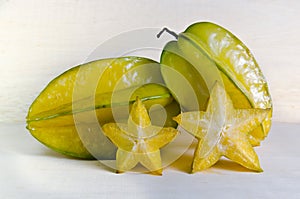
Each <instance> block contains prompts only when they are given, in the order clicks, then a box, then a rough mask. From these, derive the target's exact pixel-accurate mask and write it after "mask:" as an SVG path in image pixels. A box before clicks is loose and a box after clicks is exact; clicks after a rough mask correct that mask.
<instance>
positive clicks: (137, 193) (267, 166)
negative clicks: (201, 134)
mask: <svg viewBox="0 0 300 199" xmlns="http://www.w3.org/2000/svg"><path fill="white" fill-rule="evenodd" d="M299 129H300V125H299V124H297V125H296V124H284V123H275V124H274V125H273V128H272V130H271V132H270V135H269V137H268V139H267V140H266V141H265V142H263V144H262V146H261V147H258V148H255V150H256V151H257V153H258V156H259V158H260V163H261V166H262V168H263V169H264V172H263V173H255V172H249V171H248V170H246V169H244V168H243V167H241V166H239V165H238V164H235V163H232V162H229V161H225V160H223V161H221V162H219V163H217V165H215V166H214V167H212V168H210V169H208V170H206V171H204V172H201V173H195V174H189V173H188V172H189V169H190V167H189V165H190V164H191V157H192V156H191V155H185V156H184V157H183V159H181V160H180V162H181V163H184V164H178V162H177V163H175V164H173V165H171V166H170V167H168V168H166V169H165V170H164V172H163V176H153V175H147V174H137V173H124V174H115V173H114V172H113V171H111V170H109V169H108V168H107V167H105V166H104V165H102V164H100V163H99V162H97V161H82V160H75V159H70V158H66V157H65V156H62V155H60V154H58V153H55V152H53V151H51V150H50V149H48V148H46V147H44V146H43V145H41V144H40V143H38V142H37V141H36V140H34V139H33V138H32V136H31V135H30V134H29V133H28V132H27V131H26V129H25V128H24V125H23V124H21V125H20V124H18V125H8V124H5V125H4V124H0V132H1V133H0V146H1V147H0V154H1V164H0V198H1V199H6V198H8V199H11V198H55V199H57V198H78V199H79V198H80V199H81V198H101V199H105V198H109V199H111V198H125V199H127V198H136V199H147V198H149V199H150V198H151V199H152V198H162V199H168V198H170V199H177V198H178V199H182V198H195V199H196V198H197V199H198V198H209V199H214V198H216V199H217V198H222V199H227V198H228V199H231V198H243V199H244V198H245V199H247V198H249V199H253V198H257V199H274V198H289V199H299V198H300V191H299V190H300V172H299V168H300V159H299V157H300V147H299V146H300V145H299V139H300V134H299ZM192 152H193V151H191V153H190V154H192ZM180 165H181V166H180Z"/></svg>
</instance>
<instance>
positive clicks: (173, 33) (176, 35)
mask: <svg viewBox="0 0 300 199" xmlns="http://www.w3.org/2000/svg"><path fill="white" fill-rule="evenodd" d="M165 31H166V32H167V33H169V34H170V35H172V36H174V37H175V38H176V39H178V34H176V32H174V31H171V30H169V29H168V28H166V27H164V28H163V29H162V30H161V31H160V32H159V33H158V34H157V35H156V37H157V38H160V36H161V35H162V34H163V33H164V32H165Z"/></svg>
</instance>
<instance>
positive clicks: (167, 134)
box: [102, 98, 178, 175]
mask: <svg viewBox="0 0 300 199" xmlns="http://www.w3.org/2000/svg"><path fill="white" fill-rule="evenodd" d="M102 130H103V133H104V134H105V135H106V136H107V137H108V138H109V139H110V140H111V141H112V142H113V143H114V144H115V145H116V146H117V147H118V150H117V155H116V167H117V172H124V171H128V170H131V169H132V168H134V167H135V166H136V165H137V164H138V163H141V164H142V165H143V166H144V167H146V168H147V169H148V170H150V171H151V172H152V173H154V174H157V175H161V174H162V162H161V156H160V148H162V147H163V146H165V145H166V144H168V143H170V142H171V141H172V140H173V139H174V138H175V137H176V135H177V134H178V131H177V130H176V129H174V128H172V127H165V128H163V127H158V126H153V125H152V124H151V120H150V117H149V114H148V112H147V109H146V108H145V106H144V104H143V103H142V102H141V100H140V99H139V98H137V99H136V101H135V103H134V104H133V105H132V108H131V112H130V115H129V119H128V123H127V124H123V123H108V124H105V125H103V127H102Z"/></svg>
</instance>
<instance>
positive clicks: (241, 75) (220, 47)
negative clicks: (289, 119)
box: [161, 22, 272, 145]
mask: <svg viewBox="0 0 300 199" xmlns="http://www.w3.org/2000/svg"><path fill="white" fill-rule="evenodd" d="M174 42H175V43H176V41H174ZM168 45H169V44H168ZM168 45H166V47H165V50H167V49H168V48H169V46H168ZM172 45H173V46H175V45H176V46H177V48H178V49H179V51H180V52H181V55H182V56H181V58H182V59H185V60H186V62H189V63H190V65H189V66H188V67H187V64H185V63H183V62H182V61H180V62H179V61H177V62H175V61H173V62H171V61H169V60H175V59H176V56H175V55H173V54H170V53H165V52H163V53H162V56H161V62H162V64H165V65H168V66H169V67H171V68H174V69H175V70H177V72H178V73H181V74H182V75H184V76H187V74H186V73H187V71H185V70H188V71H189V73H193V76H194V77H196V75H194V73H195V70H196V71H198V73H200V76H201V77H202V78H203V80H204V82H205V84H206V86H207V88H208V90H210V89H211V88H212V85H213V84H214V82H215V81H218V82H220V83H221V84H223V86H224V88H225V89H226V92H227V93H228V94H229V96H230V97H231V99H232V101H233V104H234V107H235V108H239V109H242V108H244V109H247V108H262V109H267V108H270V109H271V111H270V112H269V115H268V117H266V118H265V120H264V121H263V122H262V124H261V125H260V126H258V127H257V128H256V129H254V130H253V131H252V132H250V133H249V139H250V140H251V143H252V144H253V145H259V143H260V141H261V140H263V139H264V138H265V137H266V136H267V134H268V132H269V130H270V126H271V118H272V100H271V96H270V93H269V89H268V85H267V82H266V79H265V77H264V75H263V73H262V71H261V69H260V68H259V66H258V64H257V62H256V60H255V58H254V57H253V55H252V54H251V52H250V50H249V49H248V48H247V47H246V46H245V45H244V44H243V43H242V42H241V41H240V40H239V39H238V38H237V37H236V36H234V35H233V34H232V33H230V32H229V31H228V30H226V29H224V28H223V27H221V26H219V25H216V24H214V23H210V22H200V23H195V24H192V25H190V26H189V27H188V28H187V29H186V30H185V31H184V32H183V33H180V34H179V35H178V41H177V43H176V44H172ZM180 66H181V67H182V68H185V69H182V68H180ZM192 66H193V67H192ZM194 69H195V70H194ZM162 74H163V77H164V79H167V80H166V84H167V85H168V86H169V84H168V83H169V81H168V79H172V77H170V75H169V76H168V75H165V73H164V71H163V68H162ZM174 79H176V78H174ZM191 79H193V78H191ZM195 79H196V78H195ZM203 80H200V81H199V82H203ZM201 84H202V83H201ZM170 87H172V85H170ZM202 87H204V86H202ZM177 90H178V89H177ZM171 91H172V89H171ZM178 92H180V91H178ZM198 92H199V93H202V92H203V89H202V90H200V89H198ZM204 93H205V91H204ZM204 93H202V94H198V93H196V96H202V102H201V101H199V103H200V104H201V103H203V101H205V100H204V99H205V94H204ZM183 94H184V93H183ZM198 99H199V98H198ZM200 110H201V108H200Z"/></svg>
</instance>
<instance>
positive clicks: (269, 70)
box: [0, 0, 300, 199]
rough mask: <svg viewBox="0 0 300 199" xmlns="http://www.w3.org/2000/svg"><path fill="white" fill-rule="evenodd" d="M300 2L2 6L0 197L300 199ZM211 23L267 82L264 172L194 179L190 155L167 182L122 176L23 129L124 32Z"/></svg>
mask: <svg viewBox="0 0 300 199" xmlns="http://www.w3.org/2000/svg"><path fill="white" fill-rule="evenodd" d="M299 10H300V1H296V0H294V1H293V0H228V1H208V0H194V1H191V0H182V1H179V0H148V1H146V0H131V1H130V0H111V1H102V0H99V1H96V0H49V1H43V0H36V1H34V0H26V1H23V0H0V154H1V163H0V198H1V199H2V198H9V199H11V198H138V199H143V198H151V199H152V198H163V199H166V198H172V199H174V198H178V199H179V198H180V199H181V198H224V199H225V198H249V199H252V198H263V199H265V198H272V199H273V198H295V199H296V198H297V199H298V198H300V192H299V190H300V182H299V179H300V172H299V168H300V159H299V157H300V149H299V138H300V137H299V136H300V134H299V129H300V124H287V123H280V122H293V123H300V114H299V111H300V101H299V98H300V94H299V93H300V86H299V85H300V69H299V66H300V59H299V58H300V56H299V55H300V48H299V44H300V39H299V38H300V36H299V35H300V24H299V23H300V12H299ZM197 21H212V22H215V23H218V24H220V25H222V26H224V27H226V28H227V29H229V30H231V31H232V32H233V33H234V34H235V35H237V36H238V37H239V38H240V39H242V40H243V41H244V42H245V43H246V44H247V45H248V47H249V48H250V49H251V51H252V53H253V54H254V55H255V57H256V59H257V61H258V63H259V64H260V65H261V68H262V70H263V72H264V74H265V76H266V78H267V80H268V82H269V86H270V90H271V94H272V98H273V101H274V121H275V122H274V125H273V127H272V129H271V132H270V134H269V136H268V138H267V139H266V140H265V141H264V142H263V143H262V146H261V147H257V148H255V150H256V152H257V154H258V156H259V158H260V163H261V166H262V168H263V169H264V172H263V173H255V172H251V171H249V170H247V169H245V168H243V167H241V166H239V165H238V164H235V163H233V162H231V161H227V160H224V159H223V160H221V161H219V162H218V163H217V164H216V165H215V166H214V167H212V168H210V169H208V170H206V171H204V172H200V173H196V174H189V172H190V165H191V161H192V157H193V150H194V148H191V150H189V151H188V152H187V153H186V154H185V155H184V156H183V157H182V158H180V159H179V160H178V161H177V162H175V163H174V164H172V165H171V166H170V167H168V168H166V169H164V172H163V176H161V177H158V176H152V175H148V174H134V173H125V174H119V175H117V174H115V173H114V172H113V171H111V170H110V169H108V168H107V167H105V166H103V165H101V164H100V163H99V162H97V161H83V160H77V159H72V158H67V157H65V156H63V155H60V154H58V153H56V152H53V151H52V150H50V149H48V148H46V147H44V146H43V145H42V144H40V143H39V142H38V141H36V140H35V139H34V138H33V137H32V136H31V135H30V133H29V132H28V131H27V130H26V129H25V124H24V123H25V116H26V113H27V110H28V107H29V105H30V104H31V102H32V101H33V100H34V99H35V97H36V96H37V95H38V93H39V92H40V91H41V90H42V89H43V88H44V87H45V86H46V85H47V83H48V82H49V81H50V80H51V79H53V78H54V77H56V76H57V75H59V74H60V73H62V72H64V71H65V70H67V69H69V68H70V67H72V66H75V65H78V64H81V63H82V62H83V61H84V60H85V59H86V58H87V57H88V56H89V55H90V53H91V52H92V51H93V50H94V49H95V48H96V47H97V46H99V45H100V44H101V43H103V42H105V41H107V40H108V39H110V38H112V37H113V36H115V35H118V34H120V33H122V32H125V31H130V30H134V29H140V28H149V27H150V28H161V27H165V26H167V27H169V28H170V29H173V30H175V31H176V32H181V31H183V30H184V29H185V28H186V27H187V26H189V24H192V23H194V22H197Z"/></svg>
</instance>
